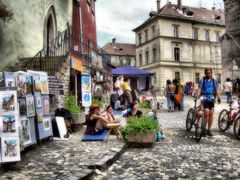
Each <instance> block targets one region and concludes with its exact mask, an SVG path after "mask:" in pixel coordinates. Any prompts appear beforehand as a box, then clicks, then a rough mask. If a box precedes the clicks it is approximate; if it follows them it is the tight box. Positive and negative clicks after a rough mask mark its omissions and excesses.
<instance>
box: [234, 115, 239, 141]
mask: <svg viewBox="0 0 240 180" xmlns="http://www.w3.org/2000/svg"><path fill="white" fill-rule="evenodd" d="M233 131H234V135H235V136H236V138H237V139H238V140H240V116H239V117H238V118H237V119H236V120H235V122H234V126H233Z"/></svg>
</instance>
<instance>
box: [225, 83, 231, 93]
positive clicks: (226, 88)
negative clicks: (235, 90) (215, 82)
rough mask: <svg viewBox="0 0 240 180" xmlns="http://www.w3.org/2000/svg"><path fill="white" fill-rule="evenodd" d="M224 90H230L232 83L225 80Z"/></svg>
mask: <svg viewBox="0 0 240 180" xmlns="http://www.w3.org/2000/svg"><path fill="white" fill-rule="evenodd" d="M224 91H225V92H232V83H231V82H225V83H224Z"/></svg>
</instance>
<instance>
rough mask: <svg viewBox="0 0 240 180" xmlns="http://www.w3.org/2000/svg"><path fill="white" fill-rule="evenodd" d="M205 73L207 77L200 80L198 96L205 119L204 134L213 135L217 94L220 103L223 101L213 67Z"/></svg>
mask: <svg viewBox="0 0 240 180" xmlns="http://www.w3.org/2000/svg"><path fill="white" fill-rule="evenodd" d="M204 73H205V77H203V79H201V80H200V81H199V86H198V97H201V100H202V107H203V112H204V121H205V129H204V132H203V135H204V136H205V135H208V136H213V134H212V130H211V128H212V123H213V113H214V104H215V100H216V96H217V101H218V103H220V102H221V99H220V89H219V87H218V82H217V81H216V80H215V79H214V78H213V77H212V74H213V72H212V69H211V68H206V69H205V71H204Z"/></svg>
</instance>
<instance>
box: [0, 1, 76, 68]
mask: <svg viewBox="0 0 240 180" xmlns="http://www.w3.org/2000/svg"><path fill="white" fill-rule="evenodd" d="M2 2H3V3H4V4H6V5H8V7H9V9H11V10H12V11H13V12H14V16H13V18H12V19H11V20H10V21H8V22H3V21H1V20H0V52H1V53H0V61H1V63H0V70H3V68H4V66H6V65H8V64H14V62H16V61H17V60H18V59H20V58H24V57H32V56H34V55H35V54H36V53H37V52H38V51H40V50H41V49H42V48H43V46H44V27H45V26H46V18H47V14H48V11H49V8H50V7H51V6H53V9H54V11H55V17H56V18H55V20H56V28H55V35H57V34H58V32H62V31H64V30H65V29H66V28H67V23H70V24H71V21H72V0H31V1H29V0H18V1H17V2H16V0H2Z"/></svg>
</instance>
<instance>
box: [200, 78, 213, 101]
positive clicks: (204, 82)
mask: <svg viewBox="0 0 240 180" xmlns="http://www.w3.org/2000/svg"><path fill="white" fill-rule="evenodd" d="M212 83H213V96H214V98H216V95H217V87H216V83H215V79H214V78H213V79H212ZM205 84H206V78H203V84H202V90H201V95H202V92H203V91H204V90H205Z"/></svg>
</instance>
